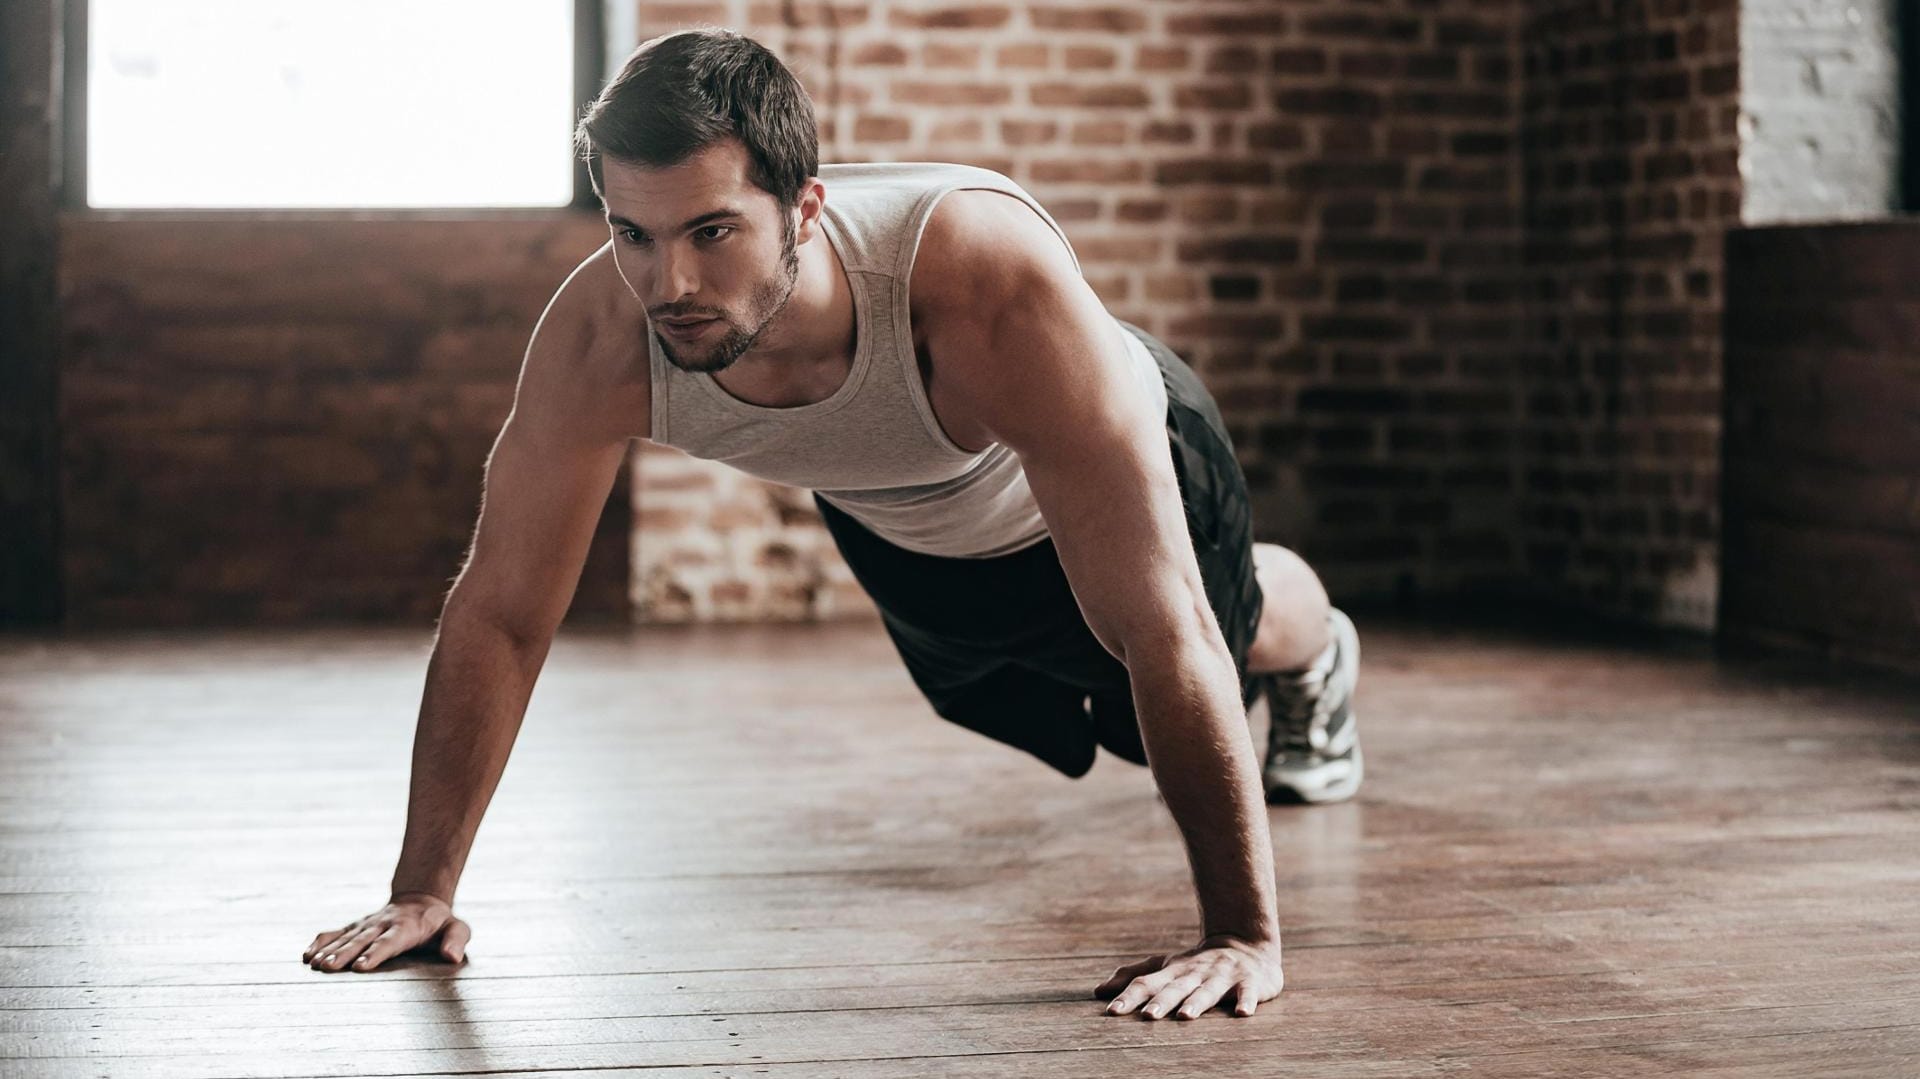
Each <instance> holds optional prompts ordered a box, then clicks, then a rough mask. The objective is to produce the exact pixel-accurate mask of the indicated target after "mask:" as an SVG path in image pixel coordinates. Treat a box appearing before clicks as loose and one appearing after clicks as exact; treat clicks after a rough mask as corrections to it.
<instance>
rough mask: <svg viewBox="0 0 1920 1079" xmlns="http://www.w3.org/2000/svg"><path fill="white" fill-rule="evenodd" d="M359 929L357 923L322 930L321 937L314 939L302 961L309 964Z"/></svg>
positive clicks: (301, 958)
mask: <svg viewBox="0 0 1920 1079" xmlns="http://www.w3.org/2000/svg"><path fill="white" fill-rule="evenodd" d="M359 928H360V923H359V922H355V923H353V924H352V925H349V926H343V927H341V928H339V929H322V930H321V931H320V933H319V935H318V936H316V937H314V938H313V943H312V944H309V945H307V951H306V954H304V955H302V956H301V957H300V961H301V962H303V963H304V962H307V961H308V960H310V959H312V958H313V957H314V956H316V955H319V954H320V953H321V952H322V951H324V950H325V949H326V947H327V946H328V945H329V944H332V943H333V942H334V941H337V940H345V939H346V938H347V936H348V935H349V934H351V933H353V932H355V931H356V930H358V929H359Z"/></svg>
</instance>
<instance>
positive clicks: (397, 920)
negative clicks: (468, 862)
mask: <svg viewBox="0 0 1920 1079" xmlns="http://www.w3.org/2000/svg"><path fill="white" fill-rule="evenodd" d="M472 936H473V929H472V927H470V926H468V925H467V923H466V922H464V921H461V920H460V919H459V918H456V917H454V914H453V907H452V906H451V905H449V904H448V903H447V901H446V900H444V899H441V898H440V897H439V896H436V895H429V894H427V893H426V892H402V893H399V894H397V895H395V896H394V897H393V899H392V900H391V901H389V902H388V903H387V905H386V906H384V907H381V908H380V909H379V910H377V911H374V912H373V913H372V914H369V915H367V916H366V917H364V918H361V919H360V920H359V921H356V922H353V923H352V924H350V925H347V926H344V927H342V928H340V929H329V930H326V931H325V932H323V933H321V934H320V935H319V936H317V937H315V938H313V943H312V944H310V945H308V946H307V950H306V951H305V952H303V953H302V954H301V956H300V961H301V962H302V963H306V964H307V965H309V966H311V967H312V968H313V969H315V970H323V971H327V972H329V973H332V972H334V971H338V970H341V969H344V968H346V967H348V966H351V967H352V968H353V969H354V970H361V971H366V970H372V969H374V968H375V967H377V966H379V965H380V964H382V963H384V962H386V961H387V960H388V959H390V958H392V957H393V956H396V955H399V954H400V953H401V952H405V951H410V950H412V949H414V948H417V947H419V946H420V945H422V944H426V943H428V942H430V941H432V940H433V939H434V938H435V937H438V938H439V939H440V949H439V951H440V957H441V958H443V959H445V960H447V961H448V962H451V963H458V962H460V960H461V959H462V958H463V957H465V955H466V954H467V940H468V939H469V938H470V937H472Z"/></svg>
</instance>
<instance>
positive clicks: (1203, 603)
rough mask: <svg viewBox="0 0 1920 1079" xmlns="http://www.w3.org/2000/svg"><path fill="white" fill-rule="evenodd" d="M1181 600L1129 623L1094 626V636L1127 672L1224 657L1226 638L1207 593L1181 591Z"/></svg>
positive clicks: (1178, 599)
mask: <svg viewBox="0 0 1920 1079" xmlns="http://www.w3.org/2000/svg"><path fill="white" fill-rule="evenodd" d="M1181 592H1182V593H1183V595H1182V597H1181V598H1177V599H1173V600H1171V601H1169V602H1168V603H1166V604H1164V605H1162V606H1160V607H1159V608H1158V609H1157V610H1156V611H1154V612H1153V613H1152V614H1151V615H1148V616H1144V617H1138V618H1135V619H1133V620H1132V621H1130V622H1120V623H1117V624H1109V625H1108V626H1107V627H1105V628H1104V629H1103V628H1101V627H1099V626H1094V627H1093V631H1094V636H1095V637H1097V638H1098V639H1099V640H1100V643H1101V644H1102V645H1103V646H1105V647H1106V649H1107V651H1108V652H1111V653H1113V656H1114V658H1115V659H1118V660H1119V661H1120V662H1121V663H1122V664H1123V665H1125V666H1126V668H1127V669H1128V670H1130V671H1131V670H1133V669H1134V667H1135V665H1136V664H1143V663H1144V664H1168V663H1177V662H1179V661H1180V660H1181V659H1182V657H1185V656H1189V655H1193V654H1196V653H1198V654H1212V653H1216V652H1217V653H1220V654H1225V653H1226V651H1227V642H1226V638H1225V637H1223V636H1222V635H1221V633H1220V623H1219V620H1218V619H1217V618H1215V617H1214V613H1213V607H1212V605H1211V604H1209V603H1208V602H1207V597H1206V594H1205V593H1204V592H1193V591H1191V590H1187V589H1182V590H1181Z"/></svg>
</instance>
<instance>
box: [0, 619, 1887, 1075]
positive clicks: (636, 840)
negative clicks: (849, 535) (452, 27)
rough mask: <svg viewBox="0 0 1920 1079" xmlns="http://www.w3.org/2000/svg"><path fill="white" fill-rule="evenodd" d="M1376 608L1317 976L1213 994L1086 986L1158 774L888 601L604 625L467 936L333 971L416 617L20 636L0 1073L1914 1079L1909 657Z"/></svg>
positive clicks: (389, 762)
mask: <svg viewBox="0 0 1920 1079" xmlns="http://www.w3.org/2000/svg"><path fill="white" fill-rule="evenodd" d="M1360 629H1361V633H1362V638H1363V642H1364V648H1363V655H1364V662H1363V668H1362V678H1361V684H1360V690H1359V695H1358V698H1357V700H1358V703H1359V715H1360V723H1361V730H1362V733H1363V739H1364V744H1365V746H1366V753H1367V765H1368V776H1367V780H1366V783H1365V786H1364V787H1363V789H1362V791H1361V793H1360V796H1359V798H1358V799H1356V800H1355V801H1353V802H1351V803H1346V804H1341V805H1329V806H1314V807H1273V808H1272V809H1270V811H1269V818H1270V821H1271V826H1272V831H1273V839H1274V850H1275V862H1276V869H1277V872H1278V876H1279V885H1280V898H1281V924H1282V928H1283V932H1284V935H1285V944H1286V955H1287V987H1286V991H1285V992H1284V993H1283V994H1282V995H1281V997H1279V998H1278V999H1276V1000H1272V1001H1269V1002H1267V1003H1266V1004H1265V1005H1263V1006H1262V1007H1261V1009H1260V1011H1259V1014H1257V1015H1255V1016H1254V1017H1252V1018H1248V1019H1235V1018H1230V1017H1228V1016H1227V1015H1225V1014H1224V1013H1222V1012H1218V1011H1216V1012H1214V1013H1211V1014H1210V1015H1208V1016H1206V1017H1204V1018H1202V1019H1200V1020H1197V1021H1190V1022H1183V1021H1177V1020H1161V1021H1158V1022H1150V1021H1146V1020H1142V1019H1139V1018H1137V1017H1124V1018H1115V1017H1107V1016H1104V1015H1102V1014H1101V1003H1100V1002H1098V1001H1096V1000H1094V999H1093V997H1092V989H1093V986H1094V985H1095V984H1097V983H1098V982H1099V981H1101V980H1102V979H1103V978H1104V977H1105V976H1106V975H1107V974H1108V973H1109V972H1110V971H1111V970H1112V969H1113V968H1114V967H1116V966H1118V965H1120V964H1121V963H1123V962H1127V961H1130V960H1132V959H1135V958H1138V957H1140V956H1142V955H1145V954H1148V953H1150V952H1155V951H1164V950H1168V949H1172V948H1178V947H1184V946H1186V945H1187V944H1188V943H1191V938H1192V937H1193V935H1194V933H1195V929H1196V913H1195V907H1194V900H1193V894H1192V890H1191V884H1190V881H1189V879H1188V876H1187V866H1186V861H1185V856H1184V853H1183V851H1182V849H1181V847H1180V844H1179V836H1178V832H1177V830H1176V829H1175V827H1174V825H1173V822H1172V820H1171V818H1170V817H1169V816H1168V815H1167V812H1166V809H1165V807H1164V806H1163V805H1162V804H1161V803H1160V802H1159V801H1158V800H1157V799H1156V798H1155V797H1154V790H1153V786H1152V783H1151V779H1150V777H1149V775H1148V773H1147V772H1146V771H1145V770H1144V769H1141V768H1139V767H1137V766H1133V765H1130V764H1127V763H1125V762H1123V761H1120V760H1118V759H1117V758H1113V757H1108V756H1105V755H1103V756H1102V758H1101V760H1100V761H1099V763H1098V764H1096V766H1095V768H1094V770H1093V772H1092V773H1091V774H1089V775H1088V776H1087V777H1085V778H1084V779H1081V780H1077V781H1069V780H1066V779H1064V778H1062V777H1060V776H1059V775H1058V774H1057V773H1054V772H1052V771H1051V770H1049V769H1047V768H1046V767H1045V766H1044V765H1041V764H1040V763H1038V762H1037V761H1034V760H1032V759H1030V758H1027V757H1025V756H1024V755H1021V754H1019V753H1017V752H1015V751H1013V750H1011V749H1007V748H1005V747H1003V746H1000V745H998V744H997V743H993V742H989V741H987V740H986V739H984V738H981V737H980V736H978V735H975V734H972V733H970V732H967V731H964V730H961V729H959V728H957V727H954V726H952V725H950V724H947V723H945V722H944V721H942V720H940V719H939V718H937V717H936V716H934V715H933V714H932V712H931V711H930V710H929V709H928V708H927V706H926V705H925V703H924V702H923V701H922V700H921V699H920V697H919V696H918V694H917V693H916V691H915V690H914V688H913V685H912V683H911V681H910V680H909V679H908V677H907V675H906V673H905V671H904V669H902V668H901V667H900V665H899V663H898V660H897V659H896V657H895V656H894V655H893V652H892V650H891V647H890V645H889V644H888V642H887V640H886V638H885V636H884V634H883V633H882V632H881V631H880V630H879V628H878V627H877V626H876V625H874V624H871V623H854V624H843V625H835V626H811V627H794V628H779V627H751V628H746V627H742V628H725V627H709V628H700V629H685V630H673V629H660V628H649V629H635V630H619V629H602V630H588V629H582V630H572V629H570V630H568V631H567V632H566V633H564V634H563V635H562V637H561V639H560V640H559V641H558V642H557V643H556V645H555V647H554V650H553V653H552V656H551V658H550V659H549V662H548V665H547V669H546V671H545V673H544V674H543V676H542V679H541V682H540V684H539V686H538V688H537V689H536V691H535V693H534V697H533V701H532V704H531V707H530V709H529V712H528V717H527V720H526V723H525V726H524V728H523V730H522V732H521V736H520V742H519V745H518V747H517V749H516V751H515V754H514V757H513V760H512V761H511V763H510V764H509V765H508V768H507V772H506V776H505V778H504V779H503V781H502V783H501V786H500V789H499V792H498V793H497V794H496V796H495V798H494V802H493V806H492V808H491V809H490V811H489V813H488V816H487V820H486V822H485V824H484V825H483V826H482V828H481V830H480V835H479V840H478V843H477V845H476V847H475V850H474V853H473V856H472V858H471V859H470V861H469V863H468V868H467V872H466V876H465V879H464V880H463V882H462V885H461V892H460V896H459V900H458V904H457V906H458V909H459V911H460V913H461V915H462V916H463V917H465V918H466V919H467V920H469V921H470V922H471V923H472V924H473V926H474V938H473V941H472V944H471V946H470V949H469V961H468V963H467V964H466V965H464V966H463V967H461V968H459V969H457V970H454V969H451V968H448V967H447V966H445V965H444V964H440V963H437V962H433V961H431V960H424V959H410V958H409V959H402V960H399V961H395V962H393V963H390V964H388V965H387V966H386V967H383V968H382V969H381V970H379V971H377V972H374V973H371V974H359V973H340V974H332V975H327V974H321V973H318V972H316V971H313V970H311V969H309V968H308V967H306V966H305V965H304V964H302V963H301V962H300V961H299V955H300V952H301V950H302V949H303V948H304V947H305V946H306V944H307V942H308V941H310V940H311V939H312V937H313V935H314V934H315V933H316V932H318V931H320V930H321V929H323V928H326V927H328V926H330V925H338V924H342V923H344V922H346V921H349V920H351V919H352V918H354V917H356V916H358V915H360V914H364V913H366V912H367V911H368V910H370V909H372V908H373V907H376V906H378V904H379V902H380V901H381V900H382V899H383V898H384V895H385V888H386V881H387V878H388V875H389V874H390V872H391V870H392V865H393V858H394V856H395V854H396V852H397V849H398V842H399V836H400V829H401V826H402V824H403V822H404V812H405V798H406V783H407V763H408V760H409V746H410V741H411V737H412V731H413V723H414V717H415V713H416V710H417V708H418V704H419V694H420V688H421V682H422V679H423V677H424V673H425V663H426V658H427V649H428V647H429V645H430V638H429V637H428V636H427V635H425V634H420V633H408V632H402V631H393V630H353V629H335V630H314V631H305V632H275V633H267V634H242V633H232V632H206V633H145V634H73V635H66V636H32V635H18V634H16V635H12V636H6V637H0V1077H11V1076H23V1077H24V1076H35V1077H40V1076H46V1077H50V1079H65V1077H83V1076H84V1077H93V1076H114V1077H118V1076H133V1075H138V1076H154V1077H162V1079H165V1077H180V1079H209V1077H216V1076H280V1077H291V1076H344V1075H389V1076H402V1075H412V1076H429V1075H454V1074H480V1075H485V1074H512V1075H520V1076H530V1075H540V1076H555V1077H561V1076H566V1077H581V1076H594V1075H614V1074H623V1073H633V1072H651V1073H658V1074H663V1075H676V1076H680V1075H684V1076H770V1077H775V1079H798V1077H811V1076H846V1077H850V1079H852V1077H896V1076H922V1075H939V1076H957V1077H975V1076H997V1075H1046V1076H1061V1077H1080V1076H1085V1077H1088V1079H1091V1077H1094V1076H1101V1077H1107V1076H1112V1075H1115V1074H1153V1075H1195V1076H1200V1075H1205V1076H1233V1075H1262V1076H1264V1075H1280V1074H1298V1075H1312V1076H1333V1077H1344V1076H1354V1077H1360V1076H1367V1077H1374V1076H1452V1075H1463V1074H1464V1075H1476V1076H1481V1075H1484V1076H1496V1077H1507V1076H1515V1077H1518V1076H1530V1077H1531V1076H1592V1075H1649V1074H1684V1075H1700V1076H1729V1077H1731V1076H1804V1075H1860V1076H1915V1075H1920V689H1917V688H1916V686H1915V685H1914V684H1913V683H1912V682H1901V681H1898V680H1890V679H1877V678H1869V677H1865V676H1845V675H1839V674H1833V673H1827V672H1821V671H1818V670H1815V669H1811V668H1808V667H1806V666H1804V665H1796V666H1791V667H1789V666H1779V665H1768V664H1764V663H1760V662H1756V661H1751V660H1743V661H1740V662H1732V661H1727V660H1721V659H1717V658H1715V657H1714V656H1713V655H1712V654H1710V652H1707V651H1703V650H1701V649H1698V648H1693V649H1689V648H1685V647H1680V648H1670V647H1669V648H1663V647H1660V646H1655V645H1653V644H1648V643H1641V644H1635V643H1634V642H1631V641H1620V640H1608V641H1600V640H1595V639H1581V638H1579V637H1578V636H1573V635H1542V634H1525V633H1518V632H1513V631H1510V630H1509V631H1501V630H1497V629H1488V628H1484V627H1482V628H1465V627H1461V626H1451V627H1447V626H1437V625H1426V626H1423V625H1418V624H1412V623H1406V622H1396V621H1392V620H1387V619H1374V620H1371V621H1370V620H1368V619H1364V618H1363V619H1361V620H1360ZM1264 726H1265V721H1264V716H1263V715H1262V714H1261V713H1260V712H1258V711H1256V715H1255V717H1254V720H1253V722H1252V731H1253V734H1254V735H1255V736H1256V737H1257V736H1259V735H1260V734H1261V733H1262V732H1263V730H1264Z"/></svg>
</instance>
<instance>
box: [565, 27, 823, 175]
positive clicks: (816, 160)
mask: <svg viewBox="0 0 1920 1079" xmlns="http://www.w3.org/2000/svg"><path fill="white" fill-rule="evenodd" d="M729 137H732V138H737V139H739V140H740V141H741V142H742V143H744V144H745V145H746V148H747V156H748V159H749V161H750V162H751V163H750V165H749V166H748V171H747V178H748V179H749V180H751V181H752V182H753V184H754V186H756V187H759V188H760V189H761V190H763V191H766V192H767V193H768V194H770V195H772V196H773V197H774V198H775V199H777V200H778V201H779V203H780V206H781V208H782V209H791V208H793V207H794V206H795V205H797V204H798V203H799V201H800V192H801V191H802V190H803V189H804V188H805V187H806V183H807V180H808V179H809V178H810V177H812V176H814V175H815V174H816V173H818V172H819V171H820V133H819V128H818V126H817V125H816V123H815V121H814V117H813V102H812V100H811V99H809V98H808V97H807V92H806V90H805V89H804V88H803V87H801V85H800V80H799V79H797V78H795V77H794V74H793V72H792V71H790V70H788V68H787V65H785V64H783V63H781V62H780V58H779V57H777V56H775V55H774V54H773V53H772V52H771V51H770V50H768V49H767V47H766V46H764V45H762V44H760V43H759V42H757V41H755V40H753V39H752V38H750V37H747V36H746V35H744V34H740V33H737V32H735V31H732V30H727V29H723V28H720V27H699V28H696V29H690V30H676V31H674V32H673V33H670V34H662V35H660V36H659V37H656V38H652V39H650V40H647V41H644V42H641V43H640V46H639V47H638V48H636V49H634V50H633V53H632V54H631V55H629V56H628V57H627V62H626V64H625V65H623V66H622V67H621V69H620V73H619V74H618V75H616V76H614V77H613V79H612V81H610V82H608V83H607V85H606V86H605V87H604V88H603V89H601V91H600V93H599V95H598V96H596V97H595V98H594V99H593V101H592V102H591V103H590V104H588V105H587V108H586V111H585V113H584V114H583V115H582V116H581V118H580V122H579V124H578V125H576V126H575V127H574V131H573V145H574V150H575V151H576V152H578V153H579V155H580V157H581V159H582V160H584V161H585V162H586V163H587V175H588V176H589V177H590V178H591V180H592V182H593V193H594V194H596V195H599V196H600V197H601V198H602V199H604V198H605V197H606V189H605V186H604V184H603V181H602V178H601V172H600V158H601V157H602V156H605V157H610V158H613V159H614V160H616V161H622V162H626V163H629V164H634V165H645V166H648V167H652V168H665V167H669V166H672V165H677V164H679V163H680V162H682V161H685V160H686V159H687V158H689V157H691V156H692V155H693V154H694V153H696V152H698V151H700V150H702V149H704V148H706V147H708V146H711V145H712V144H714V143H716V142H719V141H721V140H723V139H726V138H729Z"/></svg>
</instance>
